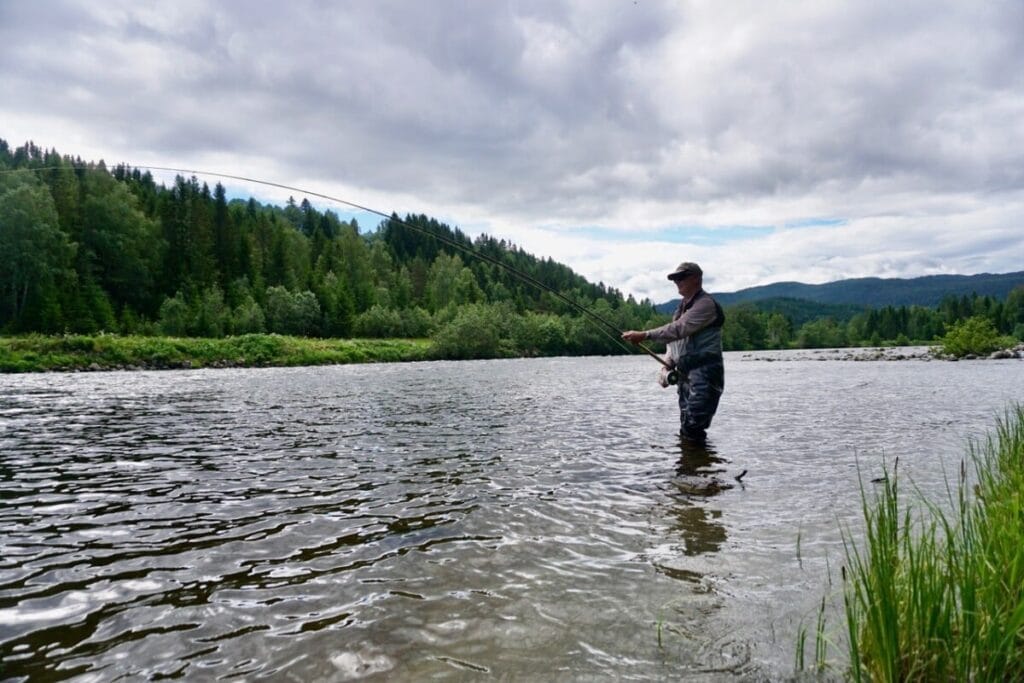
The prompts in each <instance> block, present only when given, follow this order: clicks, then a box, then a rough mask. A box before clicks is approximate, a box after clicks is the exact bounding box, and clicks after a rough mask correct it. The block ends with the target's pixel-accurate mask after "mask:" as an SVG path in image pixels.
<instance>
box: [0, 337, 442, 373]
mask: <svg viewBox="0 0 1024 683" xmlns="http://www.w3.org/2000/svg"><path fill="white" fill-rule="evenodd" d="M432 349H433V344H432V343H431V342H430V341H429V340H426V339H309V338H302V337H287V336H281V335H276V334H248V335H243V336H239V337H227V338H223V339H201V338H180V337H135V336H128V337H125V336H120V335H110V334H101V335H65V336H50V337H47V336H41V335H28V336H24V337H0V372H37V371H43V370H65V371H77V370H109V369H136V370H143V369H151V370H165V369H175V368H204V367H270V366H297V365H327V364H337V363H381V362H402V361H415V360H426V359H429V358H432V357H433V353H432Z"/></svg>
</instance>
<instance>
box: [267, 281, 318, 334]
mask: <svg viewBox="0 0 1024 683" xmlns="http://www.w3.org/2000/svg"><path fill="white" fill-rule="evenodd" d="M266 309H267V327H268V328H269V329H270V331H271V332H277V333H278V334H294V335H301V336H311V335H314V334H316V333H317V332H318V331H319V326H320V304H319V302H317V300H316V296H315V295H314V294H313V292H310V291H308V290H307V291H304V292H289V291H288V290H287V289H285V288H284V287H271V288H269V289H268V290H267V305H266Z"/></svg>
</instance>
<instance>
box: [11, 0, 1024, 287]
mask: <svg viewBox="0 0 1024 683" xmlns="http://www.w3.org/2000/svg"><path fill="white" fill-rule="evenodd" d="M0 138H3V139H5V140H7V141H8V143H9V144H10V145H11V146H12V147H14V146H18V145H21V144H23V143H24V142H25V141H27V140H32V141H34V142H35V143H36V144H37V145H40V146H42V147H45V148H47V149H49V148H56V149H57V151H58V152H60V153H62V154H71V155H76V156H81V157H82V158H83V159H86V160H93V161H95V160H99V159H101V158H102V159H104V160H105V161H106V162H107V163H108V164H113V163H118V162H126V163H129V164H135V165H145V164H149V165H163V166H174V167H183V168H195V169H203V170H209V171H218V172H222V173H229V174H237V175H244V176H248V177H254V178H259V179H264V180H269V181H273V182H277V183H283V184H286V185H294V186H298V187H302V188H308V189H310V190H313V191H316V192H321V193H325V194H328V195H331V196H336V197H341V198H343V199H347V200H349V201H352V202H356V203H359V204H362V205H365V206H369V207H372V208H374V209H377V210H380V211H384V212H388V213H390V212H391V211H397V212H399V214H402V215H404V214H406V213H410V212H413V213H425V214H427V215H430V216H432V217H435V218H438V219H439V220H442V221H444V222H446V223H448V224H450V225H452V226H455V227H459V228H461V229H462V230H463V231H465V232H467V233H469V234H471V235H475V234H478V233H480V232H486V233H488V234H491V235H493V236H496V237H499V238H504V239H507V240H510V241H512V242H514V243H515V244H517V245H519V246H520V247H522V248H523V249H525V250H527V251H529V252H531V253H533V254H535V255H537V256H542V257H548V256H550V257H551V258H554V259H555V260H557V261H561V262H563V263H566V264H567V265H569V266H571V267H572V268H573V269H575V270H576V271H577V272H579V273H581V274H583V275H584V276H586V277H587V278H589V279H591V280H592V281H595V282H596V281H603V282H605V283H606V284H608V285H611V286H614V287H617V288H619V289H621V290H622V291H623V292H625V293H630V294H634V295H636V296H638V297H649V298H651V299H652V300H654V301H655V302H661V301H665V300H668V299H671V298H673V297H674V296H675V292H674V288H673V287H672V286H671V283H669V282H667V280H665V274H666V273H667V272H669V271H670V270H672V269H673V267H674V266H675V265H676V263H678V262H679V261H683V260H687V261H697V262H699V263H700V264H701V265H702V266H703V267H704V270H705V286H706V287H707V288H708V289H710V290H711V291H722V292H724V291H734V290H736V289H740V288H743V287H749V286H753V285H759V284H768V283H770V282H776V281H782V280H797V281H801V282H808V283H820V282H828V281H832V280H837V279H842V278H849V277H865V276H878V277H914V276H919V275H929V274H938V273H962V274H972V273H980V272H1009V271H1017V270H1024V2H1021V1H1020V0H1009V1H1006V2H1000V1H998V0H996V1H984V2H979V1H976V0H965V1H962V2H946V1H944V0H927V1H921V2H917V1H913V0H911V1H902V0H901V1H900V2H892V1H891V0H886V1H885V2H867V1H852V0H851V1H850V2H825V1H823V0H815V1H814V2H775V3H771V2H767V3H766V2H763V1H760V0H753V1H750V2H726V1H708V2H683V1H672V2H669V1H665V2H660V1H653V0H636V1H635V2H634V0H535V1H533V0H530V1H522V2H497V1H490V0H487V1H484V0H464V1H455V0H436V1H428V0H402V1H398V0H393V1H392V0H346V1H345V2H327V1H324V2H306V1H304V0H289V1H288V2H280V1H275V2H269V1H267V2H256V1H251V0H250V1H246V2H242V1H236V2H226V1H223V0H219V1H217V2H213V1H211V2H198V1H188V0H175V2H160V3H150V2H137V1H136V0H131V1H121V0H103V1H102V2H97V1H96V0H87V1H84V2H71V1H69V2H53V1H50V0H36V1H29V0H0ZM200 179H205V180H208V181H209V182H210V184H211V186H212V185H213V184H214V183H215V182H217V179H216V178H208V179H206V178H202V177H201V178H200ZM168 180H169V178H168ZM225 184H226V185H228V186H229V189H231V190H232V192H234V193H241V194H243V195H244V196H249V195H250V194H255V195H256V196H257V197H258V198H260V199H263V200H265V201H273V202H282V201H283V200H285V199H286V198H287V193H284V194H282V193H275V192H273V191H270V190H269V189H268V188H265V187H261V186H252V187H245V186H241V185H240V184H238V183H234V184H233V185H232V184H231V183H225ZM296 199H300V197H298V196H297V197H296ZM315 203H316V204H317V205H318V206H320V207H322V208H328V207H330V205H325V204H323V203H322V202H315ZM330 208H333V209H335V210H337V211H338V212H339V213H340V214H342V215H347V214H345V213H344V212H343V209H344V207H341V206H333V207H330ZM361 222H362V224H363V226H364V227H365V228H374V227H376V225H377V222H378V219H376V218H372V219H370V218H367V219H366V220H364V221H361Z"/></svg>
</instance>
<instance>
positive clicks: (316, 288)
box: [0, 141, 660, 357]
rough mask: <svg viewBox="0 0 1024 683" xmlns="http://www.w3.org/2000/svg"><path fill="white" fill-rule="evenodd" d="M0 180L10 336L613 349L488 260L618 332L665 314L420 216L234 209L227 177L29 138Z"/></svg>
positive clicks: (528, 350)
mask: <svg viewBox="0 0 1024 683" xmlns="http://www.w3.org/2000/svg"><path fill="white" fill-rule="evenodd" d="M15 169H18V170H17V171H15V172H10V171H12V170H15ZM0 170H3V171H5V172H3V173H0V221H2V230H0V330H2V331H5V332H7V333H24V332H43V333H64V332H73V333H96V332H99V331H107V332H121V333H126V334H166V335H174V336H206V337H220V336H224V335H229V334H235V335H237V334H246V333H253V332H278V333H282V334H292V335H305V336H332V337H352V336H359V337H425V336H432V337H433V338H434V340H435V342H436V343H437V344H438V346H439V347H441V348H442V349H443V350H444V352H445V355H446V356H447V357H478V356H493V355H522V354H526V355H531V354H553V353H580V354H584V353H614V352H620V351H621V350H622V349H621V347H620V346H619V345H618V344H616V343H615V341H614V339H613V338H612V336H609V335H607V334H604V333H602V331H601V330H600V329H599V328H598V327H596V326H595V325H594V324H593V323H592V322H590V321H589V320H587V319H584V318H582V317H581V316H580V315H579V313H578V312H577V311H576V310H575V309H573V307H571V306H568V305H566V304H565V303H564V302H563V301H560V300H559V299H558V298H557V297H554V296H552V295H551V294H550V293H546V292H544V291H542V290H541V289H540V288H537V287H535V286H532V285H530V284H528V283H525V282H523V281H522V280H521V279H519V278H517V277H515V276H514V275H513V274H512V273H511V272H509V270H507V269H504V268H501V267H498V266H496V265H494V261H498V262H501V263H504V264H506V265H507V266H509V268H511V269H515V270H516V271H521V272H523V273H525V274H527V275H528V276H529V277H531V278H533V279H534V280H536V281H538V282H540V283H542V284H543V285H545V286H546V287H549V288H551V289H554V290H556V291H558V292H559V293H561V294H562V295H564V296H566V297H568V298H570V299H571V300H572V301H574V302H577V303H579V304H580V305H582V306H585V307H587V308H588V309H590V310H592V311H594V312H596V313H597V314H598V315H600V316H601V317H603V318H606V319H608V320H609V321H610V322H612V323H613V324H615V325H616V326H618V327H619V328H620V329H629V328H638V327H644V326H649V325H651V324H653V323H654V322H656V321H657V320H660V318H659V317H658V316H657V314H656V313H655V311H654V309H653V307H652V305H651V304H650V302H647V301H644V302H636V301H634V300H633V299H632V298H624V297H623V296H622V294H621V293H620V292H618V291H617V290H614V289H610V288H608V287H606V286H605V285H603V284H596V285H595V284H592V283H589V282H588V281H587V280H585V279H584V278H583V277H581V276H579V275H577V274H576V273H574V272H573V271H572V270H571V269H569V268H568V267H566V266H564V265H561V264H558V263H555V262H553V261H551V260H550V259H540V258H537V257H535V256H533V255H530V254H527V253H525V252H523V251H522V250H520V249H518V248H517V247H515V246H514V245H511V244H508V243H506V242H504V241H500V240H495V239H493V238H490V237H488V236H481V237H479V238H478V239H476V240H470V239H469V238H468V237H467V236H466V235H464V234H463V233H461V232H460V231H459V230H457V229H453V228H450V227H449V226H447V225H443V224H441V223H438V222H437V221H435V220H433V219H430V218H428V217H426V216H406V217H404V218H402V219H399V218H398V216H393V217H392V218H391V219H389V220H385V221H382V223H381V224H380V225H379V226H374V227H375V229H374V230H372V231H365V232H364V231H363V230H362V229H361V226H359V225H357V224H356V222H355V221H343V220H340V219H339V218H338V216H337V215H336V214H335V213H333V212H332V211H330V210H327V211H319V210H317V209H316V208H314V207H313V206H312V205H311V204H310V203H309V202H308V201H307V200H303V201H302V202H301V203H296V202H295V201H294V200H292V201H289V202H288V204H287V205H286V206H284V207H275V206H267V205H263V204H260V203H259V202H257V201H255V200H254V199H249V200H248V201H241V200H234V201H228V199H227V197H226V193H225V189H224V187H223V186H222V185H220V184H217V185H216V186H215V187H213V188H212V189H211V188H210V187H209V186H208V185H207V184H206V183H204V182H201V181H200V180H199V179H198V178H195V177H192V178H184V177H178V178H177V179H176V180H175V182H174V185H173V186H172V187H165V186H164V185H162V184H161V185H157V184H156V183H155V182H154V179H153V177H152V176H151V175H150V174H149V173H148V172H143V171H140V170H139V169H132V168H128V167H125V166H116V167H114V168H112V169H109V170H108V169H107V168H106V166H105V165H104V164H103V163H102V162H99V163H86V162H83V161H82V160H81V159H72V158H70V157H66V156H61V155H59V154H58V153H57V152H56V151H44V150H42V149H40V148H38V147H36V146H35V145H32V144H28V145H25V146H23V147H20V148H18V149H15V150H11V149H10V147H9V146H8V145H7V143H5V142H3V141H0ZM424 233H431V234H433V235H437V236H438V237H439V239H435V238H433V237H431V236H429V235H427V234H424ZM451 243H456V244H458V245H460V246H461V247H462V248H463V249H458V248H453V247H452V246H451ZM465 250H471V251H475V252H479V253H483V254H486V255H487V256H488V257H489V259H490V260H491V261H492V262H491V263H488V262H487V261H486V260H484V259H480V258H475V257H473V256H472V255H471V254H469V253H467V251H465Z"/></svg>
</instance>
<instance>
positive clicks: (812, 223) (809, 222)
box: [784, 217, 847, 228]
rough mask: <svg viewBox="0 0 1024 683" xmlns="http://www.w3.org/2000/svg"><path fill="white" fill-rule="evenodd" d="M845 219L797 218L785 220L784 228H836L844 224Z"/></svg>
mask: <svg viewBox="0 0 1024 683" xmlns="http://www.w3.org/2000/svg"><path fill="white" fill-rule="evenodd" d="M846 223H847V220H846V219H845V218H822V217H814V218H797V219H796V220H792V221H787V222H786V223H785V226H784V227H786V228H838V227H842V226H844V225H846Z"/></svg>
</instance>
